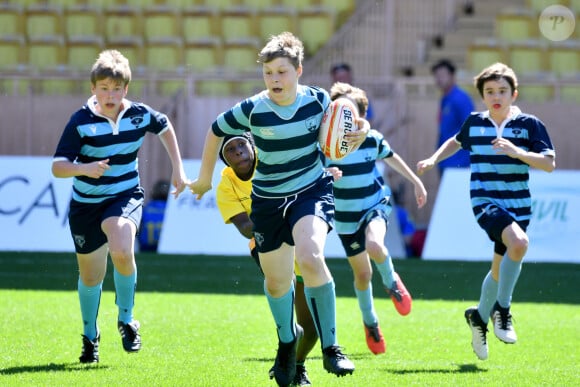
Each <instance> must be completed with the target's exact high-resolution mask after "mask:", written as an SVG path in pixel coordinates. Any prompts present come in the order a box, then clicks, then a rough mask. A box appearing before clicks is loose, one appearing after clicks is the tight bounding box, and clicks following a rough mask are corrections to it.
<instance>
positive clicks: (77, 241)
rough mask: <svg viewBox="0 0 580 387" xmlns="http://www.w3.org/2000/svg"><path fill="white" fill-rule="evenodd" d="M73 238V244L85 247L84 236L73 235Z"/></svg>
mask: <svg viewBox="0 0 580 387" xmlns="http://www.w3.org/2000/svg"><path fill="white" fill-rule="evenodd" d="M73 238H74V240H75V244H76V245H77V246H78V247H83V246H84V245H85V242H86V241H85V236H84V235H76V234H75V235H73Z"/></svg>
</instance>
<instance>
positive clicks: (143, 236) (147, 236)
mask: <svg viewBox="0 0 580 387" xmlns="http://www.w3.org/2000/svg"><path fill="white" fill-rule="evenodd" d="M168 195H169V182H168V181H165V180H159V181H158V182H157V183H155V185H154V186H153V194H152V197H151V200H150V201H149V203H147V204H146V205H145V206H144V207H143V217H142V218H141V227H139V249H140V250H141V251H154V252H155V251H157V245H158V244H159V237H160V236H161V227H162V226H163V217H164V216H165V207H166V206H167V197H168Z"/></svg>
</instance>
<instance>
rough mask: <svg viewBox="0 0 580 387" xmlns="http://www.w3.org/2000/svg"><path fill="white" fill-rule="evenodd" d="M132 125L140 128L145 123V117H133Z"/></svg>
mask: <svg viewBox="0 0 580 387" xmlns="http://www.w3.org/2000/svg"><path fill="white" fill-rule="evenodd" d="M131 123H132V124H133V125H135V127H137V128H138V127H139V125H141V124H142V123H143V116H134V117H131Z"/></svg>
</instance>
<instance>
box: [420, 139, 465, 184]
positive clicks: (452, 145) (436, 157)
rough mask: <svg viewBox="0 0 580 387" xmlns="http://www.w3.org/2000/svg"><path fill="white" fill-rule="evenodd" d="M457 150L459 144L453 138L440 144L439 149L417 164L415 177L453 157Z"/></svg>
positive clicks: (459, 146)
mask: <svg viewBox="0 0 580 387" xmlns="http://www.w3.org/2000/svg"><path fill="white" fill-rule="evenodd" d="M459 148H461V144H459V143H458V142H457V141H455V136H454V137H450V138H448V139H447V141H445V142H444V143H443V144H441V146H440V147H439V149H437V150H436V151H435V153H433V154H432V155H431V157H429V158H428V159H425V160H421V161H419V162H418V163H417V175H419V176H421V175H422V174H423V173H425V172H427V171H428V170H430V169H431V168H433V167H434V166H435V165H436V164H437V163H438V162H440V161H443V160H445V159H446V158H448V157H450V156H453V155H454V154H455V152H457V151H458V150H459Z"/></svg>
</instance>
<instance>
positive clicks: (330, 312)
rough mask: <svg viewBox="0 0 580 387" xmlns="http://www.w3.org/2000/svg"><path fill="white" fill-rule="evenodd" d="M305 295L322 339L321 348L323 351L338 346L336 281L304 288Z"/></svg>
mask: <svg viewBox="0 0 580 387" xmlns="http://www.w3.org/2000/svg"><path fill="white" fill-rule="evenodd" d="M304 294H305V295H306V302H307V303H308V308H309V309H310V313H312V318H313V320H314V326H315V327H316V330H317V332H318V337H319V338H320V346H321V348H322V349H325V348H328V347H330V346H332V345H338V341H337V338H336V294H335V290H334V281H333V280H332V279H331V280H330V282H328V283H326V284H324V285H322V286H317V287H315V288H313V287H306V286H305V287H304Z"/></svg>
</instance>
